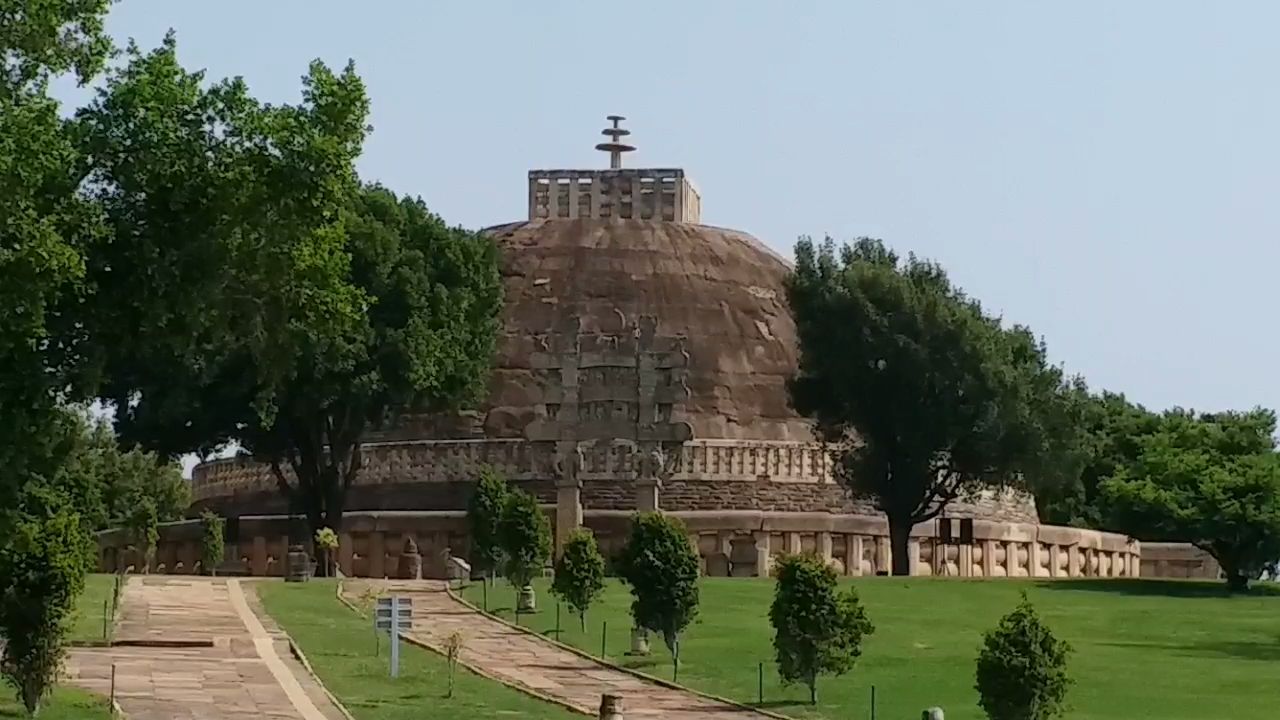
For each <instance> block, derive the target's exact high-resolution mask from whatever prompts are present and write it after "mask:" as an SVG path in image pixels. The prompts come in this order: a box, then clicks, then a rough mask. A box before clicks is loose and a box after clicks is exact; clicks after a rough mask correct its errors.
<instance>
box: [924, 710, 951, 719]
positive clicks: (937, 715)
mask: <svg viewBox="0 0 1280 720" xmlns="http://www.w3.org/2000/svg"><path fill="white" fill-rule="evenodd" d="M920 720H946V718H945V717H943V715H942V708H940V707H931V708H929V709H928V710H925V711H924V712H922V713H920Z"/></svg>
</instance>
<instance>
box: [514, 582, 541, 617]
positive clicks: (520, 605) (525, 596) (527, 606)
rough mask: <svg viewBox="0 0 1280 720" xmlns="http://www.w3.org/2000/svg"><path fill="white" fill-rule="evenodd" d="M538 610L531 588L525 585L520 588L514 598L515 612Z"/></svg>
mask: <svg viewBox="0 0 1280 720" xmlns="http://www.w3.org/2000/svg"><path fill="white" fill-rule="evenodd" d="M537 609H538V602H537V598H536V596H535V595H534V594H533V586H532V585H525V586H524V587H522V588H520V594H519V595H517V596H516V610H519V611H520V612H522V613H526V612H534V611H536V610H537Z"/></svg>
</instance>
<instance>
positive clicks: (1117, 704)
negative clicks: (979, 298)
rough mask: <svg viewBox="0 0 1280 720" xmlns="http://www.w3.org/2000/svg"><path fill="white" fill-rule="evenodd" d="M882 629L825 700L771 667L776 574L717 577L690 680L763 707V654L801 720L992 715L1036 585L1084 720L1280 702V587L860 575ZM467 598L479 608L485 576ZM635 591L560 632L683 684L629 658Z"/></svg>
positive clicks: (773, 695) (499, 607) (661, 658)
mask: <svg viewBox="0 0 1280 720" xmlns="http://www.w3.org/2000/svg"><path fill="white" fill-rule="evenodd" d="M852 582H853V584H854V585H855V586H856V587H857V589H858V592H859V593H860V595H861V597H862V599H863V602H864V603H865V604H866V606H867V608H868V612H869V614H870V616H871V619H872V621H873V622H874V623H875V625H876V632H875V634H874V635H873V636H871V637H870V638H869V639H868V640H867V642H866V643H865V645H864V649H863V657H862V659H861V661H860V662H859V664H858V666H857V668H856V669H855V670H854V671H853V673H852V674H850V675H846V676H844V677H840V678H824V679H821V680H819V685H818V696H819V705H818V706H817V707H816V708H811V707H810V706H808V704H807V700H808V695H807V692H806V691H805V690H804V689H803V688H801V687H791V688H783V687H781V686H780V684H779V682H778V679H777V676H776V674H775V673H774V670H773V660H772V630H771V628H770V626H769V622H768V608H769V604H770V602H771V601H772V594H773V583H772V582H770V581H766V580H750V579H728V578H704V579H703V581H702V585H701V596H702V603H701V611H700V613H699V618H698V620H697V621H696V623H695V624H694V625H693V626H692V627H691V628H690V629H689V631H688V633H687V634H686V636H685V638H684V640H683V641H682V648H681V664H680V677H679V680H680V682H681V683H682V684H685V685H689V686H691V687H695V688H697V689H700V690H704V691H707V692H711V693H715V694H719V695H722V696H726V697H730V698H733V699H735V700H739V701H741V702H746V703H753V704H754V703H756V702H757V693H758V688H757V682H758V678H757V672H758V664H759V663H761V662H763V663H764V707H767V708H769V709H772V710H774V711H777V712H781V713H784V714H787V715H794V716H797V717H822V718H830V719H831V720H835V719H836V718H840V719H841V720H844V719H847V718H857V719H861V718H868V717H870V696H871V688H872V686H873V685H874V686H875V688H876V698H877V701H876V705H877V708H876V709H877V717H880V718H906V717H919V716H920V711H921V710H922V709H924V708H927V707H930V706H933V705H938V706H940V707H942V708H943V709H944V710H945V711H946V714H947V718H948V720H969V719H972V720H980V719H981V718H982V717H983V716H982V714H981V711H980V710H979V708H978V707H977V695H976V693H975V691H974V690H973V671H974V659H975V657H976V655H977V651H978V647H979V645H980V643H981V636H982V633H983V632H984V631H985V630H987V629H988V628H990V627H992V626H994V625H995V623H996V621H997V620H998V619H999V617H1000V616H1001V615H1002V614H1004V613H1005V612H1007V611H1008V610H1010V609H1012V608H1013V606H1014V605H1015V604H1016V603H1017V601H1018V598H1019V592H1020V591H1022V590H1026V591H1027V593H1028V595H1029V597H1030V598H1031V600H1032V602H1033V603H1034V604H1035V606H1036V607H1037V609H1038V610H1039V611H1040V613H1041V614H1042V616H1043V617H1044V618H1045V620H1046V621H1047V622H1048V624H1049V625H1050V627H1051V628H1052V629H1053V630H1054V631H1055V632H1056V633H1057V634H1058V635H1059V637H1062V638H1064V639H1066V640H1067V641H1068V642H1070V643H1071V644H1072V646H1073V647H1074V648H1075V653H1074V655H1073V656H1072V658H1071V661H1070V665H1069V673H1070V675H1071V677H1072V678H1073V679H1074V680H1075V682H1076V685H1075V687H1074V688H1073V689H1072V691H1071V692H1070V694H1069V696H1068V702H1069V706H1070V711H1069V712H1068V714H1067V717H1069V718H1071V719H1072V720H1132V719H1133V718H1138V717H1159V718H1163V719H1164V720H1204V718H1232V719H1233V720H1255V719H1256V720H1262V719H1263V718H1271V717H1273V716H1274V713H1275V705H1276V702H1277V701H1278V700H1280V680H1278V677H1280V676H1277V673H1276V669H1277V668H1278V667H1280V594H1278V593H1276V592H1275V588H1274V587H1267V588H1261V589H1259V590H1257V591H1255V592H1254V593H1251V594H1249V595H1245V596H1237V597H1227V596H1224V595H1223V592H1222V590H1221V588H1220V587H1219V586H1218V585H1210V584H1199V583H1187V582H1160V581H1154V580H1146V581H1143V580H1137V581H1125V580H1106V581H1084V580H1081V581H1058V582H1030V581H1022V582H1019V581H986V582H983V581H960V580H930V579H927V578H913V579H909V580H907V579H893V578H862V579H857V580H853V581H852ZM537 589H538V601H539V603H540V612H538V613H537V614H535V615H532V616H529V615H522V617H521V624H522V625H526V626H527V627H529V628H531V629H534V630H536V631H538V632H541V633H546V634H549V635H553V634H554V633H555V626H556V622H555V616H556V612H555V608H556V603H555V599H554V597H553V596H551V595H550V594H549V593H548V592H547V585H546V582H545V581H541V582H540V584H538V585H537ZM464 596H465V597H466V598H467V599H469V600H471V601H472V602H474V603H475V604H477V605H480V604H481V603H482V601H483V586H482V584H473V585H471V586H469V587H467V588H466V589H465V591H464ZM513 600H514V593H513V591H512V590H511V588H510V586H509V585H506V584H505V583H503V582H501V581H499V582H498V583H497V584H496V585H495V586H494V587H493V588H491V589H490V590H489V597H488V603H489V608H490V610H492V611H495V612H496V613H497V614H499V615H501V616H503V617H506V618H508V619H510V618H511V617H512V614H511V610H510V608H511V607H512V604H513ZM629 603H630V594H629V592H628V591H627V589H626V587H625V586H623V585H621V584H619V583H616V582H611V583H610V584H609V586H608V588H607V589H606V591H605V595H604V599H603V601H602V602H601V603H600V604H599V605H598V606H597V609H595V610H593V611H592V612H591V613H590V614H589V615H588V619H587V629H586V632H583V631H582V630H581V629H580V628H579V625H578V620H577V618H576V617H572V616H570V615H569V614H568V612H563V613H562V615H561V619H560V622H561V630H562V633H561V639H562V640H563V641H564V642H567V643H570V644H573V645H575V646H577V647H580V648H582V649H584V650H586V651H588V652H590V653H592V654H599V653H600V650H601V631H602V628H603V626H604V624H606V623H607V628H608V631H607V632H608V635H607V638H606V640H607V642H606V647H605V650H606V653H607V654H608V656H609V658H610V659H611V660H612V661H614V662H617V663H619V664H622V665H625V666H630V667H634V668H637V669H640V670H643V671H645V672H648V673H650V674H654V675H659V676H662V677H666V678H670V677H671V664H670V655H669V654H668V653H667V650H666V648H665V646H663V644H662V642H661V640H659V639H657V638H654V639H653V640H652V642H651V643H650V644H651V646H652V647H653V652H652V655H651V656H650V657H647V658H631V657H626V656H624V654H623V653H624V652H625V651H626V650H627V649H628V643H629V632H630V631H629V626H630V621H629V615H628V612H627V608H628V607H629Z"/></svg>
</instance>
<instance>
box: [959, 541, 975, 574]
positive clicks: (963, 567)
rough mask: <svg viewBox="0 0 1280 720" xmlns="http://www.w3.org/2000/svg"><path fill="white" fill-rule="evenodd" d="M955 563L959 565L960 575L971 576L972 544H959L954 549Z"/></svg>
mask: <svg viewBox="0 0 1280 720" xmlns="http://www.w3.org/2000/svg"><path fill="white" fill-rule="evenodd" d="M956 564H957V565H959V566H960V577H973V545H971V544H970V543H964V544H963V545H961V546H960V548H959V550H957V551H956Z"/></svg>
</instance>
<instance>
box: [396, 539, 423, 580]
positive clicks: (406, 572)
mask: <svg viewBox="0 0 1280 720" xmlns="http://www.w3.org/2000/svg"><path fill="white" fill-rule="evenodd" d="M400 578H401V579H402V580H421V579H422V555H421V553H419V552H418V543H416V542H414V541H413V538H412V537H408V538H405V541H404V550H402V551H401V552H400Z"/></svg>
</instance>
